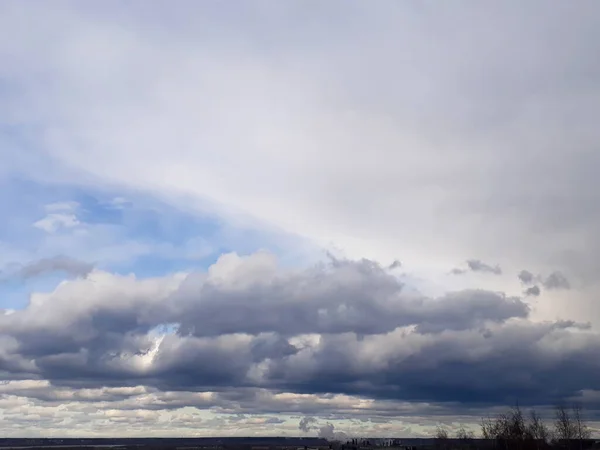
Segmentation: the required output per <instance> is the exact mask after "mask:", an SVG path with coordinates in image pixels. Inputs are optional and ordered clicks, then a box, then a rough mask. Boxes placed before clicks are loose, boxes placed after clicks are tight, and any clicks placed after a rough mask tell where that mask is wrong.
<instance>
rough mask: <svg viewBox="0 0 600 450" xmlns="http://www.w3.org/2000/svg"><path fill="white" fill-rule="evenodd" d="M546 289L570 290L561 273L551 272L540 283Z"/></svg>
mask: <svg viewBox="0 0 600 450" xmlns="http://www.w3.org/2000/svg"><path fill="white" fill-rule="evenodd" d="M542 284H543V285H544V287H545V288H546V289H571V283H569V280H568V279H567V277H565V276H564V275H563V274H562V273H561V272H558V271H556V272H552V273H551V274H550V275H548V276H547V277H546V279H545V280H544V281H543V282H542Z"/></svg>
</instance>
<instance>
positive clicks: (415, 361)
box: [0, 253, 600, 426]
mask: <svg viewBox="0 0 600 450" xmlns="http://www.w3.org/2000/svg"><path fill="white" fill-rule="evenodd" d="M74 299H76V301H75V302H74ZM528 313H529V308H528V307H527V305H526V304H524V303H523V302H522V301H521V300H520V299H517V298H511V297H507V296H505V295H502V294H498V293H494V292H488V291H482V290H471V291H458V292H454V293H448V294H447V295H445V296H443V297H440V298H426V297H419V296H414V294H404V293H403V289H402V285H401V284H400V283H399V282H398V281H397V280H396V279H395V278H394V277H393V276H391V275H389V273H388V272H387V271H386V269H385V268H384V267H381V266H379V265H377V264H375V263H373V262H371V261H367V260H362V261H352V260H337V261H330V262H329V263H327V264H322V265H317V266H315V267H312V268H308V269H303V270H298V269H294V270H291V269H285V268H283V267H280V266H278V265H277V262H276V261H275V260H274V259H273V258H272V256H271V255H269V254H265V253H257V254H254V255H251V256H248V257H244V258H241V257H238V256H236V255H232V254H229V255H224V256H223V257H222V258H221V259H219V261H218V262H217V263H216V264H214V265H213V266H211V267H210V268H209V269H208V271H206V272H197V273H190V274H178V275H173V276H166V277H161V278H153V279H152V278H151V279H143V280H142V279H136V278H135V277H134V276H125V277H123V276H116V275H111V274H108V273H103V272H99V271H95V272H93V273H91V274H90V275H89V276H88V278H87V279H78V280H72V281H68V282H64V283H62V284H61V285H60V286H59V287H58V288H57V289H56V290H55V291H54V292H52V293H49V294H35V295H33V296H32V298H31V303H30V305H29V306H28V307H27V308H26V309H25V310H22V311H15V312H14V313H13V314H11V315H10V316H8V317H7V316H0V330H2V339H3V340H4V341H3V342H4V344H3V345H2V349H3V350H2V352H0V367H1V368H2V370H3V371H4V373H5V374H7V375H5V376H8V377H9V379H10V378H12V379H28V378H29V379H31V378H37V379H45V380H48V381H49V382H51V383H52V385H53V386H57V387H64V388H72V389H100V388H103V387H110V388H131V387H134V386H138V385H144V386H148V388H150V389H152V390H156V391H157V392H161V391H164V392H167V391H196V392H200V391H212V392H218V393H220V394H219V395H225V396H228V395H234V398H236V399H237V400H236V401H242V399H243V398H244V397H246V396H248V395H249V397H248V401H249V402H252V401H254V400H252V399H253V398H254V399H255V398H256V397H255V395H256V389H267V390H272V391H273V392H291V393H294V394H295V395H296V394H300V395H313V394H326V393H330V394H331V393H334V394H339V395H350V396H360V397H365V398H374V399H380V400H382V401H408V402H438V403H444V402H461V403H462V404H464V405H480V406H483V405H488V406H490V405H501V404H504V403H505V402H507V401H509V399H510V398H512V397H511V396H514V395H518V396H519V399H520V401H521V402H522V403H523V404H524V405H526V404H552V403H553V402H555V401H556V400H557V399H559V398H566V397H568V396H571V395H575V394H576V393H577V392H579V391H580V390H581V389H600V385H598V382H597V378H596V377H595V375H594V374H595V373H597V370H598V367H597V364H596V363H595V362H594V361H595V359H594V358H591V355H593V354H596V353H597V352H598V351H600V337H599V336H598V335H597V334H595V333H594V332H593V331H592V330H589V329H587V330H586V329H585V328H581V327H579V326H578V325H577V324H576V323H574V322H548V323H535V322H532V321H530V320H529V319H528ZM165 324H176V325H175V326H173V325H169V326H165ZM65 330H68V333H66V332H65ZM557 343H560V345H557ZM571 365H576V366H577V367H578V368H579V369H578V375H577V377H569V376H566V375H565V374H567V373H569V371H568V367H570V366H571ZM489 373H494V374H496V375H495V376H494V377H489V376H487V374H489ZM440 374H443V378H442V377H441V375H440ZM518 374H528V377H527V381H525V379H522V378H521V377H520V376H519V375H518ZM550 393H552V394H550ZM182 401H183V402H184V404H185V400H182ZM189 401H190V402H192V400H189ZM206 401H207V403H206V405H207V407H208V405H210V404H212V403H211V402H213V400H208V399H207V400H206ZM307 426H308V425H307Z"/></svg>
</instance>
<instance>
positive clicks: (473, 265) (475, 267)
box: [450, 259, 502, 275]
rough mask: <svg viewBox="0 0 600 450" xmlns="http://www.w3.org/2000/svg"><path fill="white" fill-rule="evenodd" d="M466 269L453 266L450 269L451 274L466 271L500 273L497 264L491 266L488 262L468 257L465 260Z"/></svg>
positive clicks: (460, 273)
mask: <svg viewBox="0 0 600 450" xmlns="http://www.w3.org/2000/svg"><path fill="white" fill-rule="evenodd" d="M466 263H467V269H460V268H454V269H452V270H451V271H450V273H451V274H452V275H463V274H465V273H467V271H471V272H481V273H491V274H494V275H502V269H501V268H500V266H499V265H495V266H492V265H490V264H486V263H484V262H483V261H480V260H478V259H469V260H467V261H466Z"/></svg>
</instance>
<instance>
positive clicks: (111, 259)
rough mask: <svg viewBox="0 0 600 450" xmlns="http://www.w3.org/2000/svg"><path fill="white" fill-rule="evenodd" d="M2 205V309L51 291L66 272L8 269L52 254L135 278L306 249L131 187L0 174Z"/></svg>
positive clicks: (295, 258) (292, 258)
mask: <svg viewBox="0 0 600 450" xmlns="http://www.w3.org/2000/svg"><path fill="white" fill-rule="evenodd" d="M0 208H1V209H2V211H4V212H5V214H6V215H7V217H10V219H9V220H5V221H3V222H2V223H1V224H0V247H1V248H3V249H4V252H3V260H2V264H3V267H4V269H3V272H4V273H5V274H6V275H5V279H4V280H3V282H2V284H0V292H1V295H0V307H2V308H7V309H14V308H22V307H24V306H25V305H26V304H27V301H28V297H29V294H30V293H31V292H36V291H41V292H46V291H51V290H53V289H54V288H55V287H56V286H57V285H58V283H59V282H61V281H62V280H63V279H64V276H65V274H64V273H46V274H43V275H41V276H37V277H33V278H29V279H22V278H19V277H17V276H11V272H14V270H15V268H16V267H18V266H19V265H26V264H28V263H31V262H32V261H35V260H39V259H43V258H51V257H55V256H58V255H60V256H65V257H71V258H74V259H78V260H81V261H82V262H87V263H91V264H94V265H95V267H96V268H97V269H100V270H103V271H109V272H113V273H120V274H129V273H135V274H136V276H137V277H141V278H144V277H155V276H161V275H165V274H169V273H175V272H181V271H193V270H205V269H206V268H208V267H209V266H210V265H211V264H213V263H214V262H215V261H216V259H217V258H218V257H219V256H220V255H221V254H223V253H229V252H232V251H235V252H238V253H239V254H240V255H246V254H251V253H254V252H256V251H258V250H261V249H262V250H269V251H271V252H273V253H275V254H278V255H279V256H281V257H282V260H283V261H284V262H285V261H286V260H287V263H288V264H292V265H294V264H296V265H297V264H299V263H300V262H302V261H303V260H306V258H307V257H308V256H307V255H301V254H297V255H294V254H292V253H290V254H287V255H286V254H284V253H283V252H282V244H283V243H284V242H285V243H286V244H287V245H288V248H291V247H292V246H293V245H294V244H295V245H298V243H299V242H300V241H301V239H300V238H294V237H292V236H289V235H286V234H284V233H279V234H277V233H273V232H261V231H260V230H256V229H249V228H243V227H238V226H236V225H235V224H232V223H225V222H224V219H223V218H220V217H217V216H214V215H212V216H211V215H208V214H191V213H187V212H185V211H182V210H181V209H179V208H177V207H173V206H170V205H169V204H166V203H164V202H161V201H160V200H157V199H156V198H153V197H152V196H148V195H143V194H140V193H134V192H131V191H122V190H121V191H118V190H110V189H102V190H100V189H88V188H86V187H81V186H76V185H68V184H40V183H36V182H34V181H31V180H24V179H20V178H12V179H4V180H3V182H2V197H1V202H0ZM314 256H317V254H316V253H315V254H314V255H313V257H314Z"/></svg>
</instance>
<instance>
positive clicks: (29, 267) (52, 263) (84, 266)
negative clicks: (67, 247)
mask: <svg viewBox="0 0 600 450" xmlns="http://www.w3.org/2000/svg"><path fill="white" fill-rule="evenodd" d="M93 269H94V265H93V264H90V263H86V262H84V261H79V260H77V259H74V258H69V257H67V256H55V257H54V258H43V259H39V260H37V261H32V262H30V263H28V264H25V265H24V266H22V267H21V268H20V269H19V270H18V272H17V274H16V275H17V276H18V277H20V278H23V279H28V278H34V277H37V276H40V275H45V274H47V273H53V272H64V273H66V274H68V275H72V276H75V277H86V276H87V275H88V274H89V273H90V272H91V271H92V270H93Z"/></svg>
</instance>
